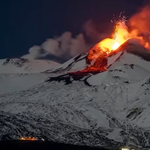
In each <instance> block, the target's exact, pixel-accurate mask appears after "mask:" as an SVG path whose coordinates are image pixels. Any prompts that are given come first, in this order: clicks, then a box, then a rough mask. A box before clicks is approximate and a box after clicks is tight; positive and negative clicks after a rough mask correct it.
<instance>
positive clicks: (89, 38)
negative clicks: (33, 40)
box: [22, 20, 111, 63]
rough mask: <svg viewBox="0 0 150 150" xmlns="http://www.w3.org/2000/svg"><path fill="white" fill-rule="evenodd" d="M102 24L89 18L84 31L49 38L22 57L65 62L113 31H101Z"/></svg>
mask: <svg viewBox="0 0 150 150" xmlns="http://www.w3.org/2000/svg"><path fill="white" fill-rule="evenodd" d="M100 26H101V25H100V24H98V23H95V22H94V21H93V20H88V21H87V22H85V24H84V25H83V33H80V34H78V35H77V36H75V37H73V36H72V33H71V32H64V33H63V34H62V35H61V36H59V37H56V38H50V39H47V40H46V41H45V42H44V43H42V44H41V45H39V46H38V45H34V46H33V47H31V48H30V49H29V51H28V54H26V55H23V56H22V58H27V59H48V60H53V61H56V62H59V63H63V62H65V61H67V60H68V59H70V58H72V57H74V56H76V55H78V54H80V53H82V52H84V51H86V50H88V49H89V48H90V47H91V46H93V45H95V44H96V43H97V42H99V41H101V40H102V39H104V38H106V37H108V36H110V33H111V32H110V31H109V30H107V33H106V32H105V33H104V32H102V31H100V29H101V28H100ZM108 31H109V32H108Z"/></svg>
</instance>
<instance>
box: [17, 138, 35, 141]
mask: <svg viewBox="0 0 150 150" xmlns="http://www.w3.org/2000/svg"><path fill="white" fill-rule="evenodd" d="M20 140H22V141H37V140H38V139H37V138H35V137H21V138H20Z"/></svg>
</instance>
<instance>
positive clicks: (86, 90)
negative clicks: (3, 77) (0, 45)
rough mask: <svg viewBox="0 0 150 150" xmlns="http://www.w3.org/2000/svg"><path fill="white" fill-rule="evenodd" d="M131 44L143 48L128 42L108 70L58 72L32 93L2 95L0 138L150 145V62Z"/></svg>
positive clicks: (25, 91) (27, 90) (32, 88)
mask: <svg viewBox="0 0 150 150" xmlns="http://www.w3.org/2000/svg"><path fill="white" fill-rule="evenodd" d="M131 46H132V49H131V50H136V49H137V51H138V50H139V47H140V48H141V49H143V47H141V46H140V45H138V44H135V43H132V42H131V41H130V42H128V43H126V44H125V45H123V46H122V47H121V50H120V51H119V52H118V53H117V54H113V55H112V56H110V57H108V58H107V61H108V62H107V65H108V70H107V71H105V72H102V73H97V74H93V73H91V74H90V73H89V74H88V75H86V76H82V77H79V76H78V75H76V74H74V75H71V74H70V73H66V74H64V75H58V74H56V75H55V77H49V78H47V79H46V80H45V81H42V82H40V83H38V84H35V85H34V86H31V87H29V88H28V89H24V90H20V91H11V92H9V93H1V94H0V118H1V119H0V139H19V138H20V137H22V136H36V137H44V138H45V139H48V140H54V141H58V142H65V143H72V144H80V145H90V146H103V147H104V146H105V147H111V148H113V147H118V146H121V145H124V144H122V143H124V142H125V141H126V140H127V139H126V137H127V138H128V140H129V143H130V144H131V145H141V146H143V147H144V146H147V145H148V146H150V142H149V141H150V118H149V114H150V109H149V107H150V106H149V105H150V100H149V97H150V70H149V67H148V66H149V64H150V62H149V60H148V59H146V58H145V57H144V56H145V55H144V56H143V55H141V54H140V56H139V54H135V53H133V52H131V50H129V48H131ZM144 50H145V49H144ZM145 52H146V53H148V54H149V52H148V51H147V50H145ZM142 54H144V53H142ZM79 57H81V58H82V57H85V55H84V56H83V55H82V56H81V55H80V56H78V60H79ZM128 57H129V58H130V59H128ZM70 62H71V63H72V62H73V63H74V65H73V66H80V65H79V64H80V63H79V62H80V61H77V62H78V65H76V62H75V61H74V60H71V61H70ZM139 62H140V63H139ZM69 64H70V63H68V66H69ZM85 65H86V64H85ZM66 66H67V65H66ZM70 66H71V65H70ZM62 67H63V66H61V68H62ZM64 68H65V67H64ZM77 68H78V67H77ZM29 76H30V75H29ZM49 76H51V74H49ZM32 78H33V77H32V76H30V80H31V79H32ZM28 81H29V80H28V79H25V78H24V82H28Z"/></svg>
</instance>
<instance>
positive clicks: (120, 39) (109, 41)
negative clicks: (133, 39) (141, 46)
mask: <svg viewBox="0 0 150 150" xmlns="http://www.w3.org/2000/svg"><path fill="white" fill-rule="evenodd" d="M129 37H130V34H129V32H128V28H127V26H126V24H125V22H124V21H121V20H120V21H118V22H117V23H116V25H115V27H114V31H113V33H112V38H106V39H104V40H102V41H101V42H100V43H99V46H100V49H101V50H103V51H106V53H107V54H109V53H110V52H112V51H114V50H116V49H117V48H118V47H119V46H120V45H122V44H123V43H124V42H125V41H126V40H127V39H129Z"/></svg>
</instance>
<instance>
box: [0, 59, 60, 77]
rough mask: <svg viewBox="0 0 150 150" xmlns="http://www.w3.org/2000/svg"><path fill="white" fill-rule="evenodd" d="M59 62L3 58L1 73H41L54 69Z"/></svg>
mask: <svg viewBox="0 0 150 150" xmlns="http://www.w3.org/2000/svg"><path fill="white" fill-rule="evenodd" d="M58 65H59V64H58V63H56V62H52V61H48V60H27V59H21V58H13V59H1V60H0V74H5V73H9V74H12V73H39V72H44V71H46V70H48V69H52V68H54V67H56V66H58Z"/></svg>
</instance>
